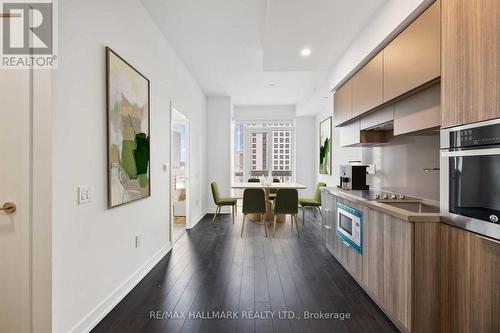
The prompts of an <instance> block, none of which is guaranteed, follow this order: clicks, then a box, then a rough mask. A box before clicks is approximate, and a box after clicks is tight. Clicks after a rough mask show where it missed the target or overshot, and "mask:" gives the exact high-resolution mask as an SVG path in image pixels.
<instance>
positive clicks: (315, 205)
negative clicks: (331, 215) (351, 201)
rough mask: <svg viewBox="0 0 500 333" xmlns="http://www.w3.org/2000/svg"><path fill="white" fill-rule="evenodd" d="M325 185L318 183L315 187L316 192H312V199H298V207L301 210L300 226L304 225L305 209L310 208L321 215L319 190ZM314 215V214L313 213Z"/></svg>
mask: <svg viewBox="0 0 500 333" xmlns="http://www.w3.org/2000/svg"><path fill="white" fill-rule="evenodd" d="M325 186H326V184H325V183H322V182H319V183H318V185H316V192H314V198H300V199H299V205H300V207H301V208H302V224H304V223H305V217H306V214H305V210H306V207H311V208H312V209H317V210H318V211H319V213H320V214H321V210H320V209H319V208H320V207H321V188H322V187H325ZM314 214H315V215H316V212H315V213H314Z"/></svg>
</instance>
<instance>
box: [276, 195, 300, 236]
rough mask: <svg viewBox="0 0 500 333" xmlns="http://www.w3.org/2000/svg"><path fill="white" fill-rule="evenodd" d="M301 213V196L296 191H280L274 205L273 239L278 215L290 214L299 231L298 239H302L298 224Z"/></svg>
mask: <svg viewBox="0 0 500 333" xmlns="http://www.w3.org/2000/svg"><path fill="white" fill-rule="evenodd" d="M298 211H299V194H298V192H297V190H296V189H290V188H284V189H280V190H279V191H278V193H277V194H276V199H275V200H274V203H273V215H274V219H273V220H274V221H273V237H274V235H275V233H276V220H277V219H278V214H284V215H287V214H289V215H290V216H291V219H292V228H293V222H294V221H295V227H296V229H297V238H300V231H299V224H298V223H297V212H298Z"/></svg>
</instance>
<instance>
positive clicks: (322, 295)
mask: <svg viewBox="0 0 500 333" xmlns="http://www.w3.org/2000/svg"><path fill="white" fill-rule="evenodd" d="M307 213H309V211H308V212H307ZM300 215H301V214H300ZM211 217H212V216H211V215H207V216H205V218H204V219H203V220H202V221H201V222H200V223H199V224H198V225H197V226H196V227H195V228H194V229H193V230H191V231H188V232H187V233H186V234H185V235H184V236H182V237H181V238H180V239H179V240H178V241H177V242H176V243H175V244H174V248H173V250H172V251H171V253H170V254H168V255H167V256H166V257H165V258H163V259H162V260H161V261H160V262H159V263H158V264H157V265H156V267H155V268H154V269H153V270H152V271H151V272H150V273H149V274H148V275H147V276H146V277H145V278H144V279H143V280H142V281H141V282H140V283H139V284H138V285H137V286H136V287H135V288H134V289H133V290H132V291H131V292H130V293H129V294H128V295H127V296H126V297H125V298H124V299H123V300H122V301H121V302H120V303H119V304H118V305H117V306H116V307H115V308H114V309H113V310H112V311H111V312H110V313H109V314H108V315H107V316H106V317H105V318H104V319H103V320H102V321H101V322H100V323H99V325H98V326H97V327H96V328H95V329H94V330H93V332H139V331H140V332H168V333H172V332H214V333H215V332H217V333H219V332H397V329H396V328H395V327H394V326H393V325H392V323H390V321H389V320H388V319H387V317H386V316H385V315H384V314H383V313H382V311H380V310H379V309H378V307H377V306H376V305H375V304H374V303H373V302H372V301H371V300H370V299H369V297H368V296H367V295H366V294H365V293H364V291H362V289H361V288H360V287H359V286H358V285H357V284H356V283H355V282H354V280H353V279H352V278H351V277H350V276H349V275H348V273H347V272H346V271H345V270H344V269H343V268H342V267H341V266H340V265H339V264H338V262H337V261H336V260H335V259H334V258H333V257H332V255H331V254H330V253H328V252H327V251H326V250H325V249H324V247H322V246H321V244H320V235H319V225H320V220H319V216H318V218H317V221H316V222H315V223H311V222H309V223H306V225H305V226H304V227H303V228H302V230H301V234H302V238H301V239H300V240H298V239H297V238H296V236H295V230H294V229H291V227H290V222H289V220H288V219H287V224H286V225H279V226H278V227H277V233H276V238H275V239H272V240H270V239H266V238H265V237H264V227H263V226H262V225H258V224H255V223H247V224H246V225H245V233H244V237H243V239H241V238H240V237H239V231H240V227H241V218H242V216H241V214H239V215H238V219H237V222H236V224H235V225H232V224H231V218H230V215H222V216H221V217H220V219H219V220H218V223H217V224H215V225H212V224H211ZM306 219H307V221H311V220H313V216H312V214H310V215H309V214H306ZM298 221H299V222H300V223H302V222H301V218H298ZM252 310H254V311H256V314H257V315H258V314H260V315H262V316H263V317H264V316H266V314H267V315H268V319H264V318H262V319H259V318H242V317H243V314H244V313H246V314H248V317H250V314H251V313H249V312H248V311H252ZM286 310H288V311H291V312H289V313H284V312H280V311H286ZM157 311H159V312H160V313H157ZM169 311H174V312H173V313H172V314H173V315H175V314H177V317H178V318H174V319H168V320H167V319H166V314H170V313H169ZM196 311H200V312H202V311H204V312H205V316H207V315H208V314H207V312H211V311H220V312H219V313H222V311H236V315H237V316H238V318H235V319H205V320H203V319H201V318H192V314H193V313H196ZM263 311H275V313H274V316H271V314H270V313H267V312H263ZM304 311H309V312H310V313H319V312H320V311H322V312H323V313H335V312H337V313H339V314H344V315H346V316H347V314H350V318H351V319H350V320H348V319H344V320H339V319H337V320H333V319H323V320H320V319H318V320H311V319H309V320H306V319H304V318H303V316H304ZM151 312H153V313H154V316H153V318H152V319H150V317H151ZM183 313H184V314H185V318H184V317H183ZM190 314H191V316H190ZM280 314H281V316H280ZM285 314H287V316H286V315H285ZM199 315H201V314H199ZM155 316H156V317H164V319H162V318H159V319H155V318H154V317H155ZM293 316H295V318H292V317H293ZM279 317H281V318H279ZM284 317H285V318H284Z"/></svg>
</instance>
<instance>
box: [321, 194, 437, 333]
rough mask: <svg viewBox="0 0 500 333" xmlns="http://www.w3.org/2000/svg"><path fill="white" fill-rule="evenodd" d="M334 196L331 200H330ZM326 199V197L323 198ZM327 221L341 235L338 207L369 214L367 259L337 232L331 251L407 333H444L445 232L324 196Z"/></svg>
mask: <svg viewBox="0 0 500 333" xmlns="http://www.w3.org/2000/svg"><path fill="white" fill-rule="evenodd" d="M327 192H328V193H329V194H330V195H329V196H326V195H324V194H326V193H327ZM323 193H324V194H323ZM322 200H328V201H330V203H327V202H326V201H325V202H323V201H322V204H323V205H325V204H326V206H325V207H329V208H328V209H325V210H323V217H324V218H327V219H329V220H330V221H329V222H326V221H325V222H323V223H324V224H325V225H331V226H332V228H331V229H330V231H331V230H334V231H335V228H336V224H337V221H336V219H337V213H336V209H334V210H333V212H334V213H333V214H332V215H329V217H325V216H328V215H325V214H324V213H325V211H326V210H329V209H330V207H332V205H333V204H335V206H336V203H337V202H340V203H343V204H345V205H347V206H350V207H352V208H356V209H358V210H360V211H362V212H363V222H362V223H363V226H362V234H363V251H362V255H360V254H359V253H358V252H356V251H354V250H353V249H352V248H350V247H349V246H347V245H346V244H344V243H343V242H342V241H341V240H340V239H339V238H338V237H337V236H336V234H335V232H331V233H330V234H331V236H332V237H331V238H327V239H328V240H327V249H328V250H329V251H330V252H331V253H332V254H333V256H334V257H335V258H336V259H337V260H338V261H339V263H340V264H341V265H342V266H343V267H344V268H345V269H346V270H347V271H348V272H349V273H350V274H351V275H352V276H353V278H354V279H355V280H356V281H357V282H358V283H359V285H360V286H362V287H363V289H364V290H365V291H366V292H367V293H368V295H370V297H371V298H372V299H373V300H374V301H375V302H376V303H377V304H378V305H379V306H380V308H381V309H382V310H383V311H384V312H385V313H386V314H387V316H388V317H389V318H390V319H391V320H392V321H393V322H394V324H396V326H398V328H399V329H400V330H401V331H403V332H417V333H420V332H422V333H430V332H436V333H437V332H439V294H438V291H439V264H440V261H439V258H440V255H439V246H440V245H439V242H440V237H439V231H440V230H439V228H440V225H439V223H437V222H428V223H427V222H408V221H405V220H401V219H399V218H396V217H394V216H392V215H390V214H387V213H385V212H382V211H380V210H378V209H372V208H370V207H368V206H365V205H364V204H363V203H360V202H353V201H351V200H348V199H345V198H343V197H341V196H338V195H334V194H332V193H331V192H330V191H329V190H326V189H325V190H323V192H322Z"/></svg>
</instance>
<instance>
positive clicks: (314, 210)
mask: <svg viewBox="0 0 500 333" xmlns="http://www.w3.org/2000/svg"><path fill="white" fill-rule="evenodd" d="M313 212H314V218H316V209H314V207H313Z"/></svg>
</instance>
